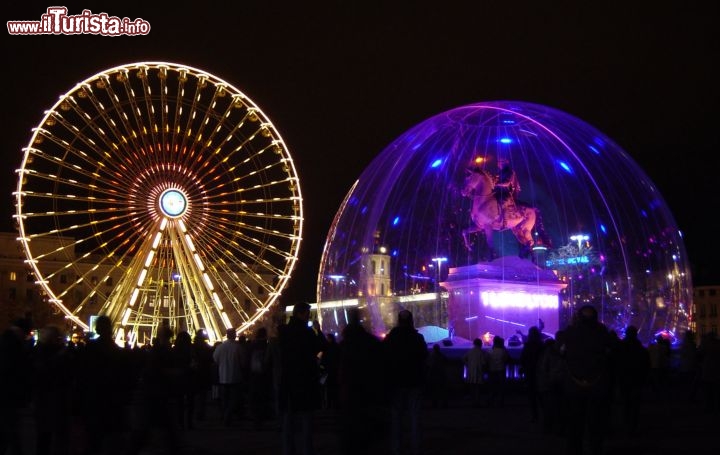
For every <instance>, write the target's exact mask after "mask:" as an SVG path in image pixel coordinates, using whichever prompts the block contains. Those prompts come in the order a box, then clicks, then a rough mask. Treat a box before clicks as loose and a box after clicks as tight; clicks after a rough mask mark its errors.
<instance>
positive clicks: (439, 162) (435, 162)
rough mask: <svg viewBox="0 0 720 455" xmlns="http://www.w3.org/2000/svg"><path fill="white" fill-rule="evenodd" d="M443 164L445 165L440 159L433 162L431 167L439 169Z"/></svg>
mask: <svg viewBox="0 0 720 455" xmlns="http://www.w3.org/2000/svg"><path fill="white" fill-rule="evenodd" d="M441 164H443V160H441V159H440V158H438V159H436V160H435V161H433V162H432V164H431V165H430V167H431V168H433V169H434V168H436V167H439V166H440V165H441Z"/></svg>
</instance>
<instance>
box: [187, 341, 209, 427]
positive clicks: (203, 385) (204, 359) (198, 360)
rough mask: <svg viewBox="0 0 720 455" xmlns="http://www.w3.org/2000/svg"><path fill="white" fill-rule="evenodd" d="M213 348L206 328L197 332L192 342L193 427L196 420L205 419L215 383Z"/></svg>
mask: <svg viewBox="0 0 720 455" xmlns="http://www.w3.org/2000/svg"><path fill="white" fill-rule="evenodd" d="M213 362H214V361H213V349H212V346H210V344H209V343H208V336H207V333H206V332H205V331H204V330H202V329H201V330H198V331H197V332H195V337H193V343H192V361H191V363H190V370H191V382H192V383H191V393H192V400H191V401H190V403H188V404H189V405H190V407H191V408H192V409H191V410H189V412H190V413H191V415H190V418H191V420H190V422H188V425H189V426H190V427H191V426H192V425H193V421H194V420H199V421H202V420H205V412H206V408H207V402H208V399H209V394H210V388H211V387H212V384H213V375H214V364H213Z"/></svg>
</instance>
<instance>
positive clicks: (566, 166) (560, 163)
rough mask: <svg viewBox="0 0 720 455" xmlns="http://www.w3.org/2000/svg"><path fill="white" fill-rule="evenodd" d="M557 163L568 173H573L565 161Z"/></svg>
mask: <svg viewBox="0 0 720 455" xmlns="http://www.w3.org/2000/svg"><path fill="white" fill-rule="evenodd" d="M558 165H559V166H560V167H561V168H562V169H563V170H564V171H565V172H567V173H568V174H573V173H574V172H573V170H572V168H571V167H570V165H569V164H567V163H566V162H565V161H558Z"/></svg>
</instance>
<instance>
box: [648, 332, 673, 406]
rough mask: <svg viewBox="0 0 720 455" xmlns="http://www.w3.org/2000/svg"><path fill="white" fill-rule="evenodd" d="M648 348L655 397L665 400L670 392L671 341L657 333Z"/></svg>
mask: <svg viewBox="0 0 720 455" xmlns="http://www.w3.org/2000/svg"><path fill="white" fill-rule="evenodd" d="M647 349H648V354H649V355H650V385H651V386H652V390H653V393H654V394H655V398H656V399H660V400H664V399H666V398H667V392H668V379H669V373H670V343H669V342H668V341H667V340H665V338H663V336H662V335H657V336H656V337H655V339H654V340H653V341H652V342H651V343H650V344H649V345H648V348H647Z"/></svg>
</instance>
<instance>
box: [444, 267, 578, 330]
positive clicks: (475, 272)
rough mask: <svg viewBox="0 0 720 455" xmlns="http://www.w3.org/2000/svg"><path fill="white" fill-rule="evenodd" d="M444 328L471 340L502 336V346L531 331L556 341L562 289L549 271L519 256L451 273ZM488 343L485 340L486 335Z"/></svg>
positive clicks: (451, 270)
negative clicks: (537, 330) (535, 328)
mask: <svg viewBox="0 0 720 455" xmlns="http://www.w3.org/2000/svg"><path fill="white" fill-rule="evenodd" d="M440 285H441V286H442V287H444V288H445V289H447V290H448V294H449V296H448V304H447V315H448V327H449V329H450V332H451V333H453V335H454V336H459V337H461V338H466V339H468V340H473V339H475V338H481V339H483V335H486V334H487V333H490V334H491V335H500V336H501V337H503V338H504V339H505V340H506V341H507V340H508V338H509V337H511V336H513V335H516V334H517V332H518V331H520V332H521V333H522V334H524V335H527V332H528V329H529V328H530V327H532V326H542V331H543V332H545V333H547V334H549V335H552V336H554V335H555V332H556V331H557V330H558V328H559V316H560V311H559V310H560V297H559V294H560V291H561V290H562V289H564V288H565V286H566V284H565V283H562V282H560V281H559V280H558V278H557V277H556V276H555V275H554V274H553V273H552V272H551V271H548V270H544V269H541V268H540V267H538V266H536V265H535V264H534V263H533V262H532V261H530V260H526V259H521V258H518V257H517V256H504V257H501V258H498V259H495V260H494V261H491V262H483V263H478V264H474V265H468V266H464V267H455V268H450V270H449V273H448V278H447V280H446V281H444V282H442V283H440ZM486 337H487V335H486Z"/></svg>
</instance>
